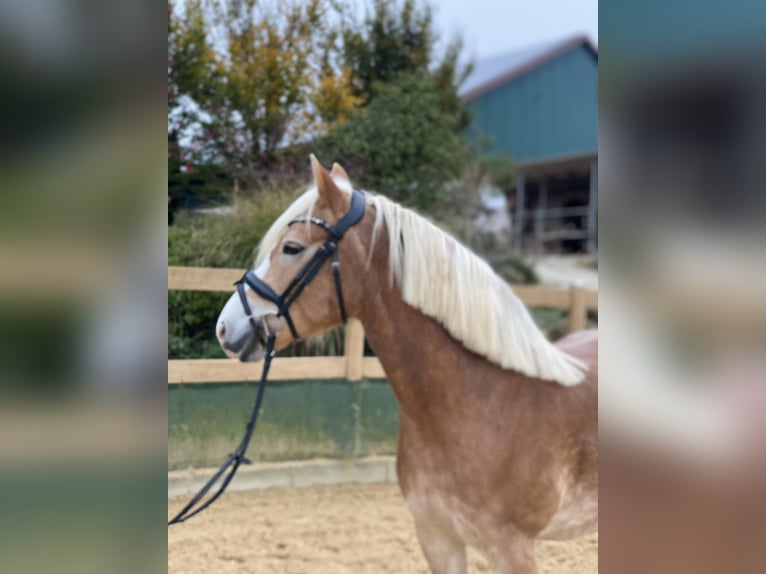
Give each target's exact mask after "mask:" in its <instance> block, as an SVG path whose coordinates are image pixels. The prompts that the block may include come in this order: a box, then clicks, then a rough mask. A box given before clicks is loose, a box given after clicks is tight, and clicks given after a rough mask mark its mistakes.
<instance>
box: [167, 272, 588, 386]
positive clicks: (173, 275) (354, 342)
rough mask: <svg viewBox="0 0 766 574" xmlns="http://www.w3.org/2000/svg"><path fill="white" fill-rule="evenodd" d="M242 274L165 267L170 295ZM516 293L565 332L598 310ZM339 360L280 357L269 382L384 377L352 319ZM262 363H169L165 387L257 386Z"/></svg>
mask: <svg viewBox="0 0 766 574" xmlns="http://www.w3.org/2000/svg"><path fill="white" fill-rule="evenodd" d="M243 273H244V269H216V268H208V267H168V290H169V291H173V290H177V291H225V292H229V291H234V281H236V280H237V279H239V278H240V277H241V276H242V274H243ZM513 290H514V292H515V293H516V294H517V295H518V296H519V298H520V299H521V300H522V301H523V302H524V303H525V304H526V305H527V306H529V307H549V308H554V309H566V310H568V311H569V331H570V332H571V331H578V330H580V329H584V328H585V326H586V319H587V312H588V310H589V309H593V310H596V309H598V291H593V290H586V289H583V288H581V287H577V286H573V287H571V288H569V289H560V288H556V287H549V286H543V285H515V286H514V288H513ZM344 348H345V351H344V355H343V356H342V357H280V358H279V359H277V360H275V361H274V363H273V364H272V365H271V371H270V372H269V380H273V381H286V380H296V379H340V378H346V379H348V380H351V381H357V380H359V379H362V378H368V379H375V378H384V377H385V373H384V372H383V367H382V366H381V364H380V361H379V360H378V359H377V357H365V356H364V327H362V324H361V323H360V322H359V321H357V320H356V319H351V320H349V322H348V325H346V337H345V344H344ZM261 366H262V363H260V362H258V363H242V362H240V361H237V360H236V359H188V360H187V359H172V360H169V361H168V383H169V384H171V385H172V384H179V383H228V382H233V381H255V380H258V378H259V377H260V376H261Z"/></svg>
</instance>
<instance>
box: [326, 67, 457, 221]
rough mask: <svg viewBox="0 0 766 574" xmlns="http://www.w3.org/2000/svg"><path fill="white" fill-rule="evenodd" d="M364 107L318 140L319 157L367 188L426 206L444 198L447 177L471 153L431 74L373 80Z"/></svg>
mask: <svg viewBox="0 0 766 574" xmlns="http://www.w3.org/2000/svg"><path fill="white" fill-rule="evenodd" d="M373 95H374V97H373V98H372V99H371V100H370V103H369V104H368V105H367V106H366V107H365V108H364V110H363V111H360V112H359V113H357V114H356V115H355V116H354V117H352V118H351V119H350V120H349V121H347V122H345V123H343V124H342V125H340V126H338V127H337V128H336V129H335V130H333V131H332V132H331V133H330V134H329V135H328V136H327V137H325V138H324V139H323V140H322V141H321V142H320V143H319V144H318V146H317V147H318V151H319V153H320V155H321V157H325V158H328V160H327V161H330V158H331V159H338V160H340V161H343V162H344V165H347V167H349V169H350V170H351V171H352V173H354V176H355V179H356V180H358V181H360V183H361V184H362V185H364V186H368V187H369V188H370V189H375V190H376V191H380V192H381V193H384V194H385V195H387V196H389V197H391V198H393V199H396V200H398V201H401V202H403V203H405V204H407V205H410V206H413V207H416V208H420V209H429V208H431V207H433V206H434V204H435V203H436V202H437V201H439V200H445V199H448V192H447V186H446V185H445V184H446V183H447V182H448V181H450V180H451V179H453V178H455V177H456V176H457V175H458V174H459V173H460V171H461V169H462V168H463V167H464V163H465V161H466V160H467V159H468V158H469V157H470V151H471V150H470V148H469V145H468V143H467V142H466V140H465V138H463V137H462V135H461V132H460V129H459V122H460V119H459V117H457V116H456V115H455V114H452V113H450V112H449V110H448V109H447V108H445V106H444V105H443V93H442V90H441V87H440V86H439V85H438V82H437V80H436V79H435V78H433V77H429V76H421V75H414V74H408V75H400V76H398V79H397V80H396V81H394V82H388V83H385V84H383V83H378V84H374V85H373Z"/></svg>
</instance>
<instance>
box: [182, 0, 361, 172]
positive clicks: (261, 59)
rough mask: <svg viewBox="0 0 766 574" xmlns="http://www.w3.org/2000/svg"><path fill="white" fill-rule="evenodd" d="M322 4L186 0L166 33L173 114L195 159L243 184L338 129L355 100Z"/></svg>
mask: <svg viewBox="0 0 766 574" xmlns="http://www.w3.org/2000/svg"><path fill="white" fill-rule="evenodd" d="M333 13H334V11H333V8H332V6H331V5H330V0H280V1H273V2H258V1H256V0H236V1H235V0H232V1H230V2H225V1H223V0H209V1H207V2H202V0H187V2H186V3H185V10H184V14H183V17H182V18H179V19H177V20H176V22H175V24H174V28H173V29H171V30H170V31H169V38H168V41H169V50H170V52H171V53H172V54H173V73H174V78H173V81H174V82H175V86H176V89H177V92H178V93H177V95H176V98H177V106H176V109H175V110H174V111H173V112H172V113H171V117H173V116H172V114H173V113H175V114H176V115H177V116H183V115H187V116H189V115H191V116H193V117H194V121H191V122H189V127H188V129H187V135H186V137H187V139H189V140H191V141H192V145H191V147H192V148H194V149H196V153H197V155H198V156H200V157H204V158H206V160H207V161H215V162H218V163H220V164H223V165H225V166H226V168H227V169H228V170H229V171H230V172H231V173H233V174H235V175H236V176H237V177H238V178H239V179H240V180H241V181H242V182H243V184H244V185H253V184H256V183H257V182H258V181H260V180H262V179H263V178H264V176H265V174H266V173H268V172H269V171H270V170H273V169H274V168H275V166H276V165H277V164H279V163H280V161H281V160H282V159H284V155H285V150H286V149H288V148H289V146H290V145H291V144H295V143H296V142H301V141H306V140H307V139H310V138H311V137H314V136H316V135H318V134H321V133H323V132H324V131H326V130H327V128H328V126H329V125H332V124H334V123H336V122H339V121H343V120H344V119H345V118H347V117H348V116H349V115H350V113H351V111H352V110H353V109H354V108H355V107H356V106H358V105H359V104H360V103H361V102H362V100H361V98H360V97H359V96H357V95H355V94H354V93H353V92H352V90H351V86H350V78H351V73H350V71H349V70H344V69H343V66H342V65H339V63H338V58H337V55H336V53H337V47H336V45H335V42H336V39H337V37H338V32H337V30H336V29H335V24H333V18H332V14H333Z"/></svg>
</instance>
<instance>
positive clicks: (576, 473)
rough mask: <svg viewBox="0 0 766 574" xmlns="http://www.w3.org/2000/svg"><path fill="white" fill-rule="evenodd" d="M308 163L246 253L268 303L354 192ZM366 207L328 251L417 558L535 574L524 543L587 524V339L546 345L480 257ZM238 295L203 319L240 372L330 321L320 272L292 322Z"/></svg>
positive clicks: (592, 364) (434, 231)
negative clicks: (381, 395)
mask: <svg viewBox="0 0 766 574" xmlns="http://www.w3.org/2000/svg"><path fill="white" fill-rule="evenodd" d="M312 165H313V170H314V177H315V184H314V186H313V187H311V188H310V189H309V190H308V191H307V192H306V193H305V194H304V195H302V196H301V197H300V198H298V199H297V200H296V201H295V202H294V203H293V204H292V205H291V206H290V207H289V208H288V209H287V210H286V211H285V213H284V214H282V216H280V217H279V219H277V221H276V222H275V223H274V225H273V226H272V228H271V229H270V230H269V232H268V233H267V234H266V236H265V237H264V238H263V240H262V242H261V245H260V248H259V253H258V257H257V261H256V270H255V275H256V276H257V277H258V278H259V279H260V280H261V281H262V282H263V283H264V284H266V285H268V287H270V288H271V290H272V293H281V292H283V291H284V290H285V289H286V288H287V287H288V285H290V283H291V282H292V281H293V278H294V277H295V276H296V274H298V273H299V271H300V270H301V269H302V268H303V266H304V265H305V263H306V262H307V261H308V260H310V259H311V257H312V256H313V255H314V253H315V251H316V250H317V249H318V248H319V246H320V245H322V244H325V241H326V240H327V239H328V231H327V230H326V228H325V227H323V225H322V224H323V222H322V221H320V220H324V222H330V223H334V222H338V221H339V220H341V218H342V217H343V216H344V215H345V214H346V213H347V212H349V209H350V205H351V196H352V193H360V192H353V191H352V187H351V184H350V182H349V179H348V176H347V175H346V173H345V172H344V171H343V169H342V168H340V166H338V165H337V164H336V165H334V166H333V170H332V172H331V173H328V172H327V171H326V170H325V169H324V168H323V167H322V166H321V165H319V163H318V162H317V161H316V159H315V158H314V157H313V156H312ZM364 199H365V207H364V212H363V215H362V216H361V219H360V220H359V221H358V223H357V224H356V225H353V226H352V227H350V228H349V229H348V230H347V232H346V233H345V235H344V237H343V240H342V241H340V242H339V243H338V260H339V262H340V269H341V275H342V279H343V281H342V298H343V302H344V307H345V310H346V312H347V314H348V316H349V317H356V318H358V319H359V320H361V322H362V323H363V325H364V327H365V332H366V333H367V336H368V340H369V343H370V346H371V347H372V348H373V350H374V351H375V353H376V355H377V356H378V358H379V359H380V361H381V364H382V365H383V368H384V370H385V372H386V376H387V378H388V381H389V383H390V384H391V386H392V388H393V390H394V393H395V394H396V397H397V399H398V401H399V405H400V410H401V414H400V431H399V446H398V453H397V474H398V477H399V484H400V486H401V490H402V493H403V495H404V497H405V499H406V502H407V506H408V507H409V509H410V511H411V513H412V516H413V518H414V521H415V527H416V531H417V536H418V540H419V541H420V545H421V547H422V549H423V553H424V554H425V556H426V559H427V561H428V564H429V566H430V568H431V570H432V572H434V573H436V574H442V573H444V574H447V573H449V574H459V573H464V572H466V554H465V548H466V546H472V547H475V548H477V549H478V550H479V551H481V552H483V553H484V554H485V555H486V556H487V558H488V559H489V560H490V562H491V563H492V564H493V565H494V567H495V569H496V570H497V571H498V572H500V573H506V572H507V573H511V572H512V573H513V574H529V573H534V572H536V571H537V568H536V565H535V558H534V544H535V540H536V539H538V538H546V539H558V540H560V539H566V538H572V537H577V536H580V535H583V534H586V533H589V532H592V531H595V530H596V528H597V524H598V470H597V469H598V443H597V435H598V414H597V405H598V392H597V365H596V364H597V339H596V334H595V332H580V333H575V334H573V335H570V336H568V337H566V338H565V339H563V340H561V341H559V342H558V343H557V344H556V345H554V344H551V343H549V342H548V341H547V340H546V338H545V337H544V335H543V334H542V333H541V332H540V330H539V329H538V328H537V327H536V326H535V324H534V322H533V321H532V319H531V317H530V315H529V313H528V311H527V309H526V308H525V307H524V305H523V304H522V303H521V301H520V300H519V299H518V298H517V297H516V295H515V294H514V293H513V291H512V290H511V288H510V287H509V286H508V285H507V284H506V283H505V282H504V281H502V280H501V279H500V278H498V277H497V275H495V274H494V272H493V271H492V270H491V268H490V267H489V266H488V265H487V264H486V263H485V262H484V261H483V260H481V259H480V258H479V257H477V256H476V255H474V254H473V253H471V252H470V251H469V250H468V249H466V248H465V247H463V246H462V245H461V244H459V243H458V242H457V241H455V240H454V239H453V238H452V237H450V236H449V235H447V234H446V233H444V232H443V231H441V230H439V229H438V228H437V227H435V226H434V225H432V224H431V223H429V222H428V221H427V220H426V219H424V218H423V217H421V216H419V215H417V214H415V213H414V212H412V211H410V210H408V209H405V208H403V207H401V206H399V205H397V204H395V203H393V202H391V201H390V200H388V199H386V198H384V197H381V196H377V195H372V194H367V193H365V194H364ZM311 216H313V217H314V218H316V219H313V220H312V219H310V217H311ZM295 219H300V220H301V221H304V222H305V223H301V224H298V225H289V224H290V222H293V221H294V220H295ZM312 223H313V224H312ZM314 224H316V225H314ZM333 247H334V246H333ZM244 289H245V291H244V292H243V293H244V296H245V297H246V300H247V302H248V303H249V307H250V308H251V315H250V316H249V317H248V314H246V312H245V310H244V308H243V305H242V301H241V299H240V298H239V296H238V295H237V294H236V293H235V294H234V295H232V298H231V299H230V300H229V301H228V303H227V304H226V306H225V307H224V309H223V310H222V312H221V315H220V318H219V321H218V324H217V336H218V339H219V342H220V343H221V345H222V347H223V348H224V350H226V352H227V354H228V355H229V356H231V357H238V358H239V359H240V360H242V361H257V360H260V359H261V358H262V357H263V355H264V348H265V340H266V336H265V334H266V333H273V334H274V335H275V336H276V347H277V348H282V347H285V346H287V345H289V344H290V342H291V341H292V340H293V335H291V333H295V332H298V333H300V334H301V335H311V334H313V333H317V332H319V331H322V330H324V329H327V328H329V327H332V326H334V325H337V324H338V323H339V322H340V321H341V312H340V311H339V305H338V294H337V291H339V289H336V282H335V280H334V277H333V273H332V271H331V266H330V265H324V266H323V267H322V268H321V269H320V270H319V272H318V274H317V275H316V276H315V277H314V279H313V282H312V283H311V285H309V286H308V287H307V288H306V289H305V291H303V292H302V294H301V295H300V297H298V298H297V299H295V301H294V304H292V305H291V308H290V312H289V315H290V317H291V320H292V323H293V325H292V326H291V325H289V324H288V322H287V321H286V320H285V317H284V316H282V315H281V314H279V313H278V308H277V306H276V305H275V304H274V302H273V301H272V300H269V298H264V297H262V296H259V295H257V294H256V292H255V290H254V289H253V288H252V287H251V286H247V285H245V286H244ZM248 311H250V310H248ZM256 327H257V328H256Z"/></svg>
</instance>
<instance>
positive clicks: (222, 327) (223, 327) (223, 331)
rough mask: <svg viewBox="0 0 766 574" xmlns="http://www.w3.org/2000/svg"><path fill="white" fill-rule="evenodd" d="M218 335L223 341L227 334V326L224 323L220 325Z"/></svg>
mask: <svg viewBox="0 0 766 574" xmlns="http://www.w3.org/2000/svg"><path fill="white" fill-rule="evenodd" d="M217 334H218V338H219V339H223V336H224V335H225V334H226V324H225V323H224V322H223V321H221V322H220V323H218V329H217Z"/></svg>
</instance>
